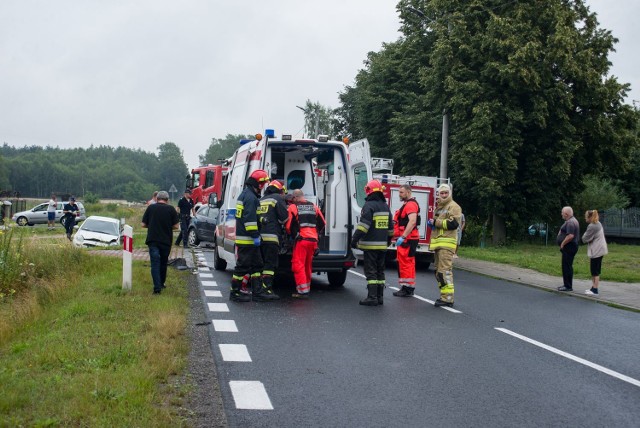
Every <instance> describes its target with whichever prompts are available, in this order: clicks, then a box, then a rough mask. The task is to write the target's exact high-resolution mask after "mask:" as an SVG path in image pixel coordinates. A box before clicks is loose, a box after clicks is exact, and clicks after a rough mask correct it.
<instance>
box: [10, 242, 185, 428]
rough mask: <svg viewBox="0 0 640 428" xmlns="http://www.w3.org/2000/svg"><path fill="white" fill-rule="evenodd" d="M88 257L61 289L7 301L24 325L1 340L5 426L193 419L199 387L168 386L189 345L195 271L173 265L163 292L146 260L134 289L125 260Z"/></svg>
mask: <svg viewBox="0 0 640 428" xmlns="http://www.w3.org/2000/svg"><path fill="white" fill-rule="evenodd" d="M60 251H72V252H77V251H78V250H73V249H71V248H66V249H62V250H60ZM80 253H84V252H80ZM81 257H82V260H81V263H80V264H76V265H75V266H73V267H70V268H69V269H68V271H67V273H66V274H65V275H64V276H63V277H62V278H61V282H60V284H58V287H54V288H52V289H48V290H47V291H46V292H41V291H38V290H37V289H36V290H33V292H31V293H26V294H24V295H23V296H21V297H20V298H16V299H14V300H12V301H10V302H6V301H5V302H4V303H2V304H0V318H2V319H3V322H4V321H9V322H14V323H15V325H14V329H13V331H11V332H10V334H9V335H5V339H4V340H0V390H1V391H2V393H0V426H98V427H111V426H184V424H185V423H184V419H183V417H182V413H181V412H180V411H179V410H178V409H179V407H180V406H181V400H182V398H183V396H184V395H185V394H186V392H187V390H188V388H189V386H188V385H185V386H182V387H178V388H172V387H170V386H168V385H170V381H171V379H172V378H171V377H172V376H173V375H176V374H179V373H180V372H181V371H182V370H183V369H184V367H185V362H186V355H187V352H188V343H187V339H186V337H185V336H184V330H185V323H186V316H187V311H188V303H187V289H186V287H184V283H185V281H186V279H187V277H188V274H186V273H184V272H178V271H174V270H172V269H170V272H169V274H168V279H167V287H168V288H167V290H165V293H163V294H162V295H160V296H157V295H156V296H154V295H152V294H151V290H152V285H151V278H150V274H149V267H148V266H145V264H144V263H143V262H138V261H136V262H134V278H133V291H132V292H130V293H125V292H123V291H122V290H121V283H122V270H121V269H122V268H121V266H122V261H121V260H120V259H118V258H108V257H101V256H96V255H93V256H92V255H88V254H86V253H84V255H83V256H81ZM147 265H148V263H147ZM40 287H43V288H44V287H45V286H44V285H40ZM34 307H38V308H39V309H37V310H34V309H33V308H34ZM25 311H30V315H29V316H27V317H24V316H22V317H21V316H19V315H20V314H21V313H22V314H24V312H25ZM0 338H1V336H0Z"/></svg>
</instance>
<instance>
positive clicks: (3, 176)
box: [0, 155, 11, 191]
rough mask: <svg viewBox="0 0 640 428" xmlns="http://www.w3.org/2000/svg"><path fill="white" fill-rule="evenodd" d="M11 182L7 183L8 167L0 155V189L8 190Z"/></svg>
mask: <svg viewBox="0 0 640 428" xmlns="http://www.w3.org/2000/svg"><path fill="white" fill-rule="evenodd" d="M10 189H11V184H10V183H9V169H8V168H7V163H6V161H5V160H4V158H3V157H2V155H0V191H2V190H10Z"/></svg>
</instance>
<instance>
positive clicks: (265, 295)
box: [251, 290, 280, 302]
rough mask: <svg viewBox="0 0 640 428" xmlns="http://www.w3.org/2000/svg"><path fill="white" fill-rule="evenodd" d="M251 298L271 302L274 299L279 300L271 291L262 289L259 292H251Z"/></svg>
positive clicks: (255, 300)
mask: <svg viewBox="0 0 640 428" xmlns="http://www.w3.org/2000/svg"><path fill="white" fill-rule="evenodd" d="M251 299H252V300H253V301H254V302H271V301H274V300H280V296H278V295H277V294H276V293H274V292H273V291H271V290H269V291H262V292H261V293H253V294H252V295H251Z"/></svg>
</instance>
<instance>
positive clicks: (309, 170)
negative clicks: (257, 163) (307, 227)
mask: <svg viewBox="0 0 640 428" xmlns="http://www.w3.org/2000/svg"><path fill="white" fill-rule="evenodd" d="M266 169H267V171H269V175H270V176H271V178H272V179H277V180H280V181H282V182H283V183H285V186H286V187H287V192H288V193H291V192H292V191H293V190H295V189H301V190H302V191H303V192H304V195H305V198H306V199H307V200H308V201H309V202H313V203H314V204H316V205H317V206H318V207H319V208H320V210H321V211H322V214H323V215H324V218H325V221H326V222H327V225H326V227H325V229H324V230H323V231H322V233H320V234H319V238H320V239H319V243H318V247H319V249H320V254H321V255H323V254H324V255H329V254H331V255H345V254H346V252H347V248H348V245H347V244H348V243H347V238H348V235H347V232H348V229H347V225H348V222H349V209H348V207H349V191H348V182H347V176H346V174H345V171H346V159H345V152H344V151H343V150H341V149H340V147H339V146H335V145H328V144H326V145H323V144H321V143H314V144H306V145H305V144H291V143H283V144H277V143H275V144H274V143H271V145H270V157H268V158H267V159H266ZM338 207H340V209H338Z"/></svg>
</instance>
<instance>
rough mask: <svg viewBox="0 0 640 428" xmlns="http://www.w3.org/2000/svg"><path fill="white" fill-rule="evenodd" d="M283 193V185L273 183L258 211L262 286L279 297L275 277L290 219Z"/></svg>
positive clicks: (261, 200)
mask: <svg viewBox="0 0 640 428" xmlns="http://www.w3.org/2000/svg"><path fill="white" fill-rule="evenodd" d="M283 193H284V186H283V185H282V183H281V182H279V181H278V180H273V181H271V182H270V183H269V184H268V185H267V188H266V189H265V191H264V196H263V197H262V199H260V208H259V209H258V221H259V224H260V237H261V238H262V245H261V246H260V249H261V250H262V259H263V261H264V267H263V269H262V284H263V286H264V288H265V289H267V290H269V293H268V294H273V295H275V296H277V295H276V294H275V293H273V276H274V275H275V271H276V269H277V268H278V258H279V256H280V245H281V243H282V238H283V236H282V235H283V233H282V229H283V227H284V224H285V223H286V222H287V219H288V218H289V212H288V211H287V204H286V203H285V201H284V197H283V196H282V194H283ZM278 298H280V297H278Z"/></svg>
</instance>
